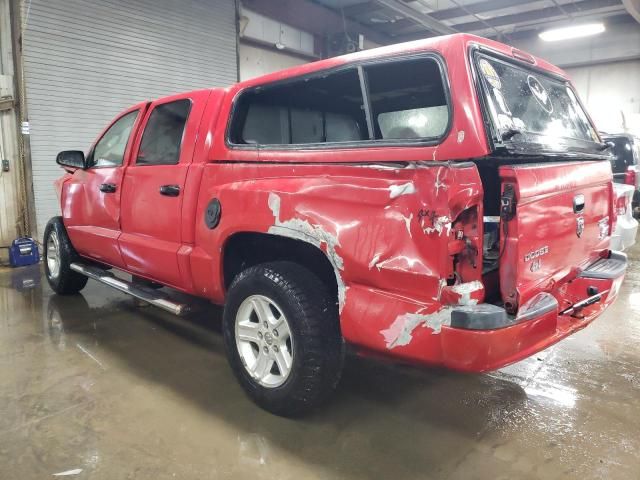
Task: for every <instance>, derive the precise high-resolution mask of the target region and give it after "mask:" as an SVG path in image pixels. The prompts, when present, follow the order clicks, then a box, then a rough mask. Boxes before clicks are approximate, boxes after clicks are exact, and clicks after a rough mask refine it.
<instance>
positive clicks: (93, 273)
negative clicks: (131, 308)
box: [71, 263, 190, 316]
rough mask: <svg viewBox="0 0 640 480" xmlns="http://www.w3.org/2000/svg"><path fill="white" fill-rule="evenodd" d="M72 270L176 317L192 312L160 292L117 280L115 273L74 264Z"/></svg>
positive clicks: (185, 305)
mask: <svg viewBox="0 0 640 480" xmlns="http://www.w3.org/2000/svg"><path fill="white" fill-rule="evenodd" d="M71 270H73V271H76V272H78V273H81V274H82V275H85V276H87V277H89V278H92V279H94V280H97V281H98V282H100V283H104V284H105V285H108V286H110V287H113V288H115V289H116V290H119V291H121V292H123V293H126V294H128V295H131V296H132V297H135V298H137V299H139V300H142V301H143V302H147V303H149V304H151V305H153V306H156V307H158V308H161V309H163V310H166V311H167V312H170V313H173V314H174V315H179V316H180V315H185V314H186V313H189V311H190V307H189V305H187V304H184V303H177V302H174V301H173V300H170V299H168V298H167V297H166V296H165V295H164V294H163V293H162V292H159V291H158V290H153V289H150V288H145V287H143V286H139V285H135V284H133V283H131V282H128V281H126V280H122V279H121V278H117V277H116V276H115V275H114V274H113V273H111V272H108V271H107V270H103V269H101V268H98V267H94V266H91V265H85V264H83V263H72V264H71Z"/></svg>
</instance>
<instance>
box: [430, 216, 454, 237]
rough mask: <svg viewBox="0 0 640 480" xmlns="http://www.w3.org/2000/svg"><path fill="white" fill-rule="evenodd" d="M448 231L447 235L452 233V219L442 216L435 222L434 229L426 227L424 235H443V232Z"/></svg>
mask: <svg viewBox="0 0 640 480" xmlns="http://www.w3.org/2000/svg"><path fill="white" fill-rule="evenodd" d="M444 231H446V232H447V235H449V232H450V231H451V219H450V218H449V217H447V216H446V215H442V216H440V217H436V218H435V219H434V220H433V227H425V229H424V233H427V234H429V233H434V232H437V233H438V235H442V232H444Z"/></svg>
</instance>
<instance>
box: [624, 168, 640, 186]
mask: <svg viewBox="0 0 640 480" xmlns="http://www.w3.org/2000/svg"><path fill="white" fill-rule="evenodd" d="M637 182H638V172H636V169H635V168H633V167H629V168H628V169H627V172H626V173H625V174H624V183H626V184H627V185H633V186H634V187H635V186H637V185H638V183H637Z"/></svg>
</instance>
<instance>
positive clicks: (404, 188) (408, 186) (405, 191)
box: [389, 182, 416, 198]
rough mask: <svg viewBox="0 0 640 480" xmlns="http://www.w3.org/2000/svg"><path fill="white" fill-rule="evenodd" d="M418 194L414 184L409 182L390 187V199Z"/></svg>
mask: <svg viewBox="0 0 640 480" xmlns="http://www.w3.org/2000/svg"><path fill="white" fill-rule="evenodd" d="M412 193H416V187H415V185H414V184H413V183H411V182H407V183H404V184H402V185H391V186H390V187H389V197H391V198H398V197H400V196H402V195H411V194H412Z"/></svg>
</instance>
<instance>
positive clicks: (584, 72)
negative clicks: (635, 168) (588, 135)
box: [566, 60, 640, 136]
mask: <svg viewBox="0 0 640 480" xmlns="http://www.w3.org/2000/svg"><path fill="white" fill-rule="evenodd" d="M566 71H567V73H568V74H569V75H570V76H571V78H572V80H573V82H574V84H575V86H576V88H577V90H578V92H579V94H580V98H582V100H583V101H584V102H585V104H586V106H587V109H588V110H589V113H590V114H591V116H592V117H593V121H594V122H595V123H596V126H597V127H598V129H599V130H604V131H607V132H610V133H617V132H623V131H628V132H632V133H635V134H636V135H638V136H640V60H632V61H626V62H612V63H603V64H598V65H591V66H585V67H575V68H567V69H566Z"/></svg>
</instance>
